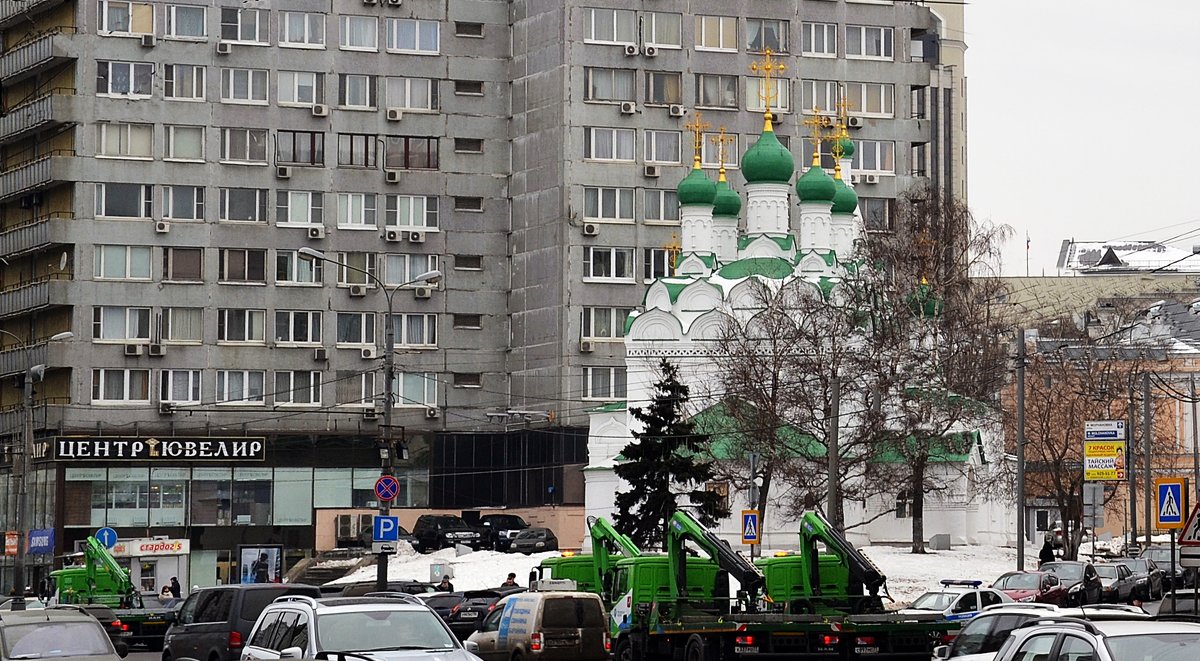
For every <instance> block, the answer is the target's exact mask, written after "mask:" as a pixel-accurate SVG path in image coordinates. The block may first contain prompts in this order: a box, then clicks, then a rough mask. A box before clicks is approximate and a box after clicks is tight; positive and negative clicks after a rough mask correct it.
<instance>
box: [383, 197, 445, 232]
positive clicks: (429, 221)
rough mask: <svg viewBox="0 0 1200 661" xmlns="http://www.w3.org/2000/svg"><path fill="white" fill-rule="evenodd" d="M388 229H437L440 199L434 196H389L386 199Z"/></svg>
mask: <svg viewBox="0 0 1200 661" xmlns="http://www.w3.org/2000/svg"><path fill="white" fill-rule="evenodd" d="M384 204H385V206H384V224H385V225H387V226H388V227H403V228H409V227H415V228H418V229H437V227H438V199H437V197H436V196H433V195H388V196H386V197H385V198H384Z"/></svg>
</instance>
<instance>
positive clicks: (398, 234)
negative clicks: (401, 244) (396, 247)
mask: <svg viewBox="0 0 1200 661" xmlns="http://www.w3.org/2000/svg"><path fill="white" fill-rule="evenodd" d="M404 234H405V232H402V231H400V230H384V232H383V240H384V241H388V242H391V243H396V242H398V241H403V240H404Z"/></svg>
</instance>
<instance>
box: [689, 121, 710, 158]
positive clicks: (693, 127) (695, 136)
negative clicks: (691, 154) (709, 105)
mask: <svg viewBox="0 0 1200 661" xmlns="http://www.w3.org/2000/svg"><path fill="white" fill-rule="evenodd" d="M700 115H701V113H700V111H699V110H697V111H696V116H695V117H693V118H692V121H691V122H689V123H687V124H684V125H683V128H684V129H686V130H687V131H688V132H690V133H691V134H692V149H693V150H695V152H696V153H695V158H696V160H697V161H699V160H700V150H701V149H703V148H704V131H705V130H706V129H710V128H712V124H709V123H708V122H704V121H701V119H700Z"/></svg>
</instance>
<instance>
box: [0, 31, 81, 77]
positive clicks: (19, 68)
mask: <svg viewBox="0 0 1200 661" xmlns="http://www.w3.org/2000/svg"><path fill="white" fill-rule="evenodd" d="M71 59H74V57H73V56H72V55H69V54H68V53H67V50H66V37H64V36H63V34H62V32H60V31H57V30H56V31H54V32H50V33H47V34H44V35H42V36H40V37H36V38H34V39H31V40H30V41H27V42H25V43H23V44H20V45H18V46H16V47H14V48H10V49H9V50H8V51H6V52H5V53H4V54H3V55H0V83H3V84H4V85H12V84H13V83H15V82H17V81H19V80H21V79H24V78H28V77H30V76H33V75H35V74H38V73H41V72H42V71H45V70H46V69H49V68H50V67H52V66H54V65H56V64H58V63H60V62H66V61H67V60H71Z"/></svg>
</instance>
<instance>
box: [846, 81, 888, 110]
mask: <svg viewBox="0 0 1200 661" xmlns="http://www.w3.org/2000/svg"><path fill="white" fill-rule="evenodd" d="M846 100H847V101H848V102H849V103H850V112H851V113H854V114H856V115H870V116H872V117H894V116H895V114H896V109H895V87H894V86H892V85H890V84H887V83H846Z"/></svg>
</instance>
